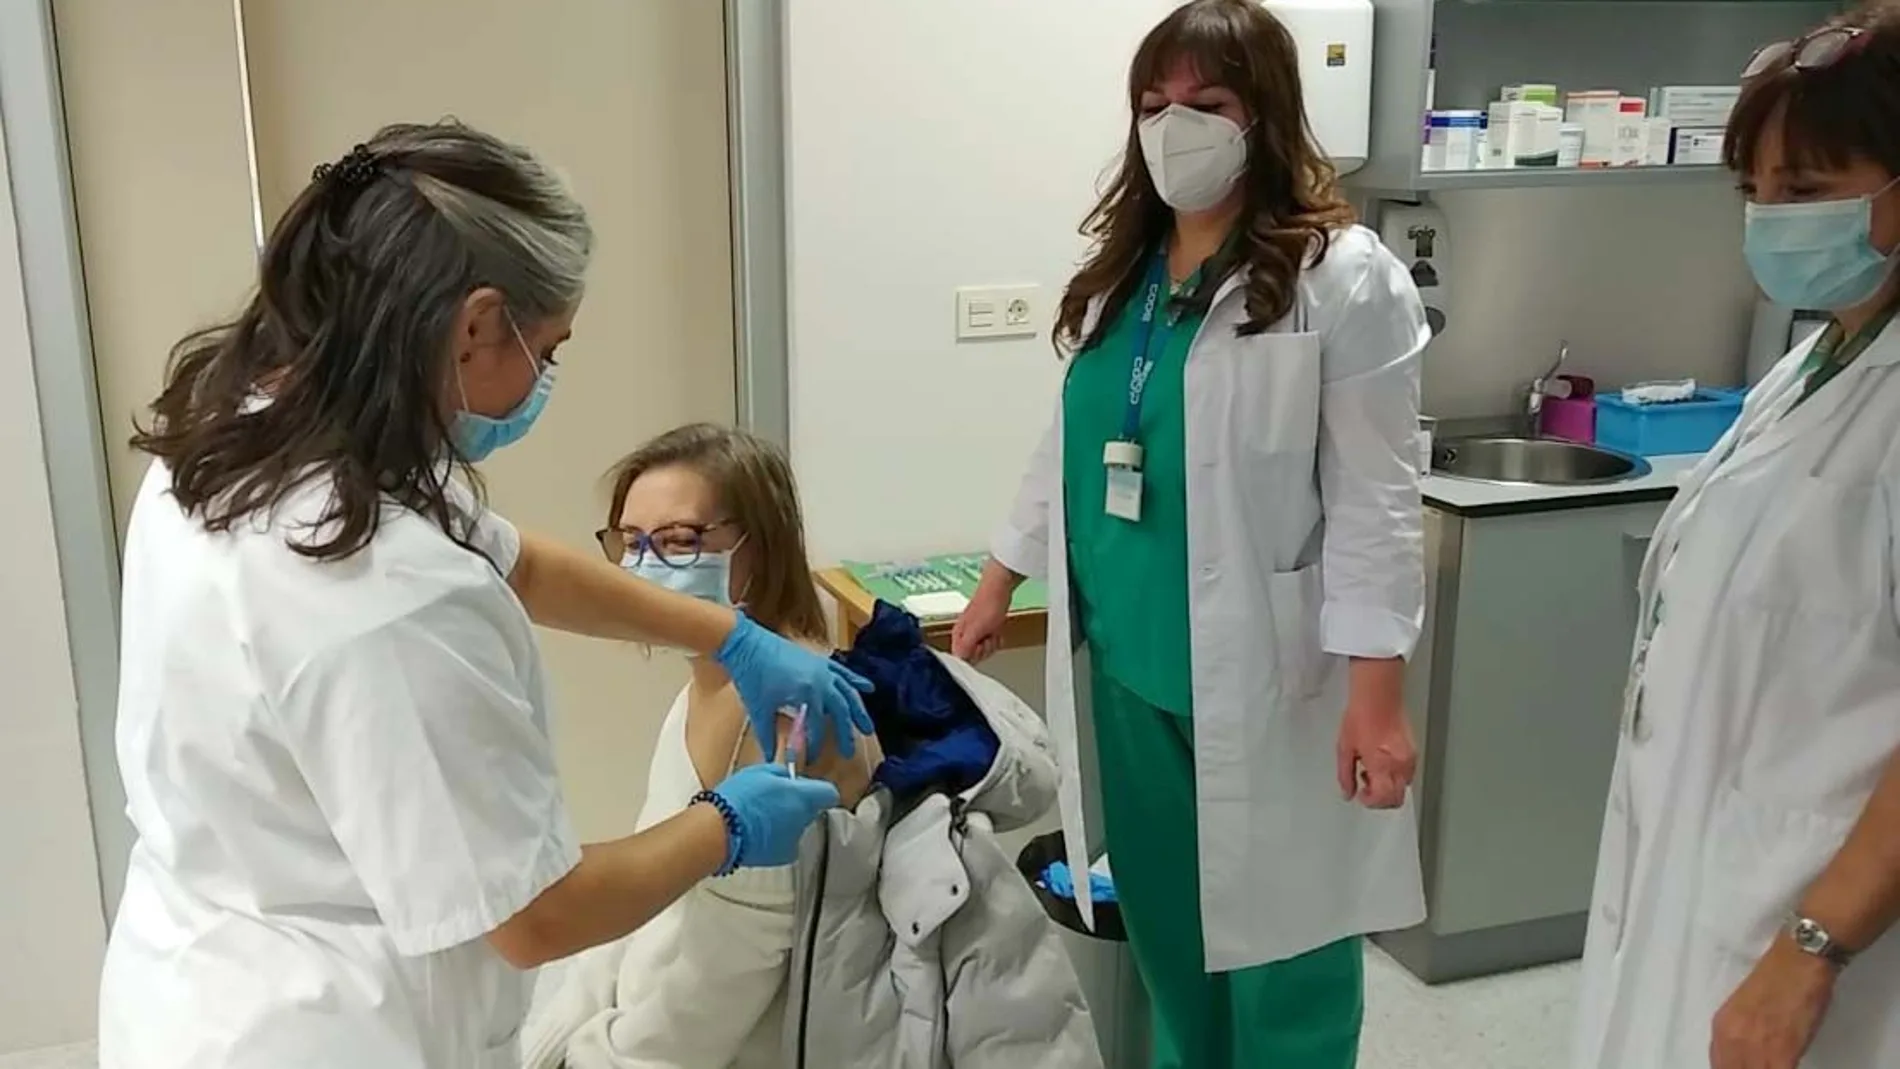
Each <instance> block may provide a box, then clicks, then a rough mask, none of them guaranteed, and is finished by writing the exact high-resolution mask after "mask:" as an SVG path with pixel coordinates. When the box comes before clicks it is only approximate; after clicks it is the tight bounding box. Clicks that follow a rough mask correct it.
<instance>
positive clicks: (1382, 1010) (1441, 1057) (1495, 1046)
mask: <svg viewBox="0 0 1900 1069" xmlns="http://www.w3.org/2000/svg"><path fill="white" fill-rule="evenodd" d="M1576 976H1577V972H1576V966H1574V965H1561V966H1558V967H1556V968H1551V969H1534V970H1531V971H1529V972H1522V973H1513V974H1510V975H1508V976H1493V977H1488V978H1486V979H1483V980H1474V981H1472V982H1470V983H1465V984H1451V985H1447V986H1444V987H1436V988H1431V987H1426V986H1425V985H1424V984H1421V983H1419V982H1418V981H1417V980H1414V979H1413V978H1412V974H1410V973H1408V972H1406V971H1405V970H1404V969H1402V968H1400V967H1399V966H1398V965H1396V964H1394V963H1393V962H1392V961H1391V959H1389V958H1387V957H1385V956H1384V955H1383V954H1380V953H1378V952H1377V951H1373V952H1372V953H1371V955H1370V956H1369V957H1368V958H1367V961H1366V1038H1365V1046H1364V1050H1363V1052H1362V1054H1361V1056H1360V1059H1359V1065H1360V1069H1565V1066H1566V1060H1565V1059H1566V1057H1567V1053H1566V1052H1567V1048H1568V1044H1569V1041H1570V1014H1571V1004H1572V1001H1573V999H1574V997H1575V994H1576ZM97 1065H98V1062H97V1060H96V1059H95V1058H94V1057H93V1053H92V1049H91V1047H90V1046H81V1047H70V1048H64V1049H61V1050H55V1051H44V1052H41V1053H37V1054H18V1055H13V1056H11V1057H9V1056H5V1055H0V1069H96V1066H97Z"/></svg>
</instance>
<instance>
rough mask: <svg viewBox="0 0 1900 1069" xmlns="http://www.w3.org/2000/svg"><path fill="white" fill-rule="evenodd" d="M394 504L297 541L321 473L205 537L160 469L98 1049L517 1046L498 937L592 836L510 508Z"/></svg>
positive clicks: (386, 1053) (128, 646)
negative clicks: (528, 605)
mask: <svg viewBox="0 0 1900 1069" xmlns="http://www.w3.org/2000/svg"><path fill="white" fill-rule="evenodd" d="M457 497H458V500H459V502H460V504H461V507H462V509H463V514H464V515H465V516H467V517H470V518H471V522H472V527H471V530H470V531H469V534H470V536H471V540H472V541H473V542H474V543H475V544H476V545H478V546H480V547H481V548H482V549H483V550H484V551H485V552H486V553H487V554H488V556H489V557H490V558H492V560H493V563H492V564H491V562H490V560H488V559H484V558H483V557H482V556H481V555H478V554H477V553H473V552H470V551H468V550H466V549H463V548H462V547H460V546H458V545H456V544H455V543H454V542H453V541H451V540H450V539H449V538H448V537H447V536H446V535H444V534H443V532H442V531H441V530H440V529H438V528H437V527H436V526H435V525H434V523H433V522H432V521H430V520H427V519H424V518H423V517H421V516H419V515H417V514H415V513H413V512H409V511H407V510H404V509H400V508H397V507H395V506H394V505H391V506H390V507H389V508H388V509H387V510H386V512H385V514H384V519H383V524H382V528H381V529H380V530H379V531H378V532H377V534H376V536H375V538H374V540H373V541H372V543H371V544H370V545H369V547H368V548H367V549H365V550H363V551H362V552H359V553H358V554H356V555H355V556H353V557H351V558H349V559H348V560H345V561H342V562H340V563H331V564H322V563H316V562H313V561H310V560H306V559H304V558H301V557H298V556H296V555H295V554H293V553H292V552H291V551H290V550H289V549H287V548H286V547H285V544H284V542H285V539H286V537H300V538H308V537H309V530H308V527H309V525H310V524H312V523H313V522H314V521H316V520H317V519H319V518H320V517H321V515H322V514H323V512H324V510H325V508H326V506H327V504H328V487H327V485H324V484H321V483H318V482H312V483H309V484H307V485H306V486H305V487H304V488H303V489H301V490H299V491H297V492H296V493H294V494H293V495H292V496H291V497H290V498H289V499H287V500H286V501H285V502H284V503H283V504H282V505H280V507H279V508H277V509H276V510H275V511H274V513H273V514H272V515H271V516H269V517H261V516H260V517H256V518H254V520H253V521H252V522H248V523H241V524H239V525H238V526H237V527H236V528H235V529H234V530H233V531H231V532H229V533H227V534H211V533H208V532H206V531H205V530H204V528H203V527H202V526H201V525H200V524H199V523H198V522H197V521H196V520H194V519H192V518H191V517H188V516H186V515H185V514H184V512H183V511H182V510H181V509H180V508H179V507H178V505H177V504H176V502H175V501H174V500H173V499H172V498H171V496H170V493H169V476H168V473H167V472H166V470H165V468H164V466H163V465H162V464H154V465H153V466H152V469H151V471H150V472H149V473H148V474H147V476H146V479H145V483H144V485H143V487H142V488H141V490H140V492H139V496H138V500H137V503H136V504H135V505H134V507H133V512H132V523H131V530H130V532H129V534H128V537H127V540H126V547H125V582H124V606H123V608H124V611H123V619H124V646H123V650H122V656H121V666H120V691H119V722H118V758H119V768H120V772H121V774H122V775H123V776H124V779H125V787H126V796H127V800H128V811H129V813H130V816H131V818H132V822H133V824H134V825H135V827H136V828H137V831H138V836H139V837H138V842H137V844H136V846H135V847H134V848H133V851H132V860H131V867H130V871H129V873H128V875H127V878H126V888H125V896H124V899H123V900H122V902H121V903H120V906H119V912H118V916H117V918H116V921H115V923H114V925H113V931H112V939H111V943H110V947H109V949H108V951H107V954H106V963H105V970H104V976H103V979H102V981H101V985H100V1007H99V1056H100V1063H101V1066H102V1069H282V1067H284V1066H338V1067H341V1066H352V1067H353V1066H389V1067H392V1069H393V1067H403V1069H423V1067H427V1069H471V1067H473V1069H502V1067H504V1066H506V1067H510V1069H512V1067H513V1066H514V1065H516V1056H515V1036H516V1032H517V1031H518V1029H519V1028H520V1025H521V1020H522V1017H523V1014H524V1012H525V1010H526V1003H527V995H528V979H527V977H526V976H525V975H524V974H522V973H519V972H517V971H516V970H514V969H512V968H510V967H509V966H508V964H507V963H506V962H504V961H503V960H502V959H501V957H500V956H499V955H498V954H496V953H495V951H494V950H493V949H491V948H490V947H489V945H488V944H487V942H486V941H485V940H484V939H483V938H482V937H483V935H484V934H486V933H487V932H489V931H491V930H493V929H494V928H496V927H497V926H499V925H500V924H501V923H502V922H503V921H505V920H507V919H508V918H509V917H510V916H512V915H514V914H515V913H516V912H518V911H519V910H521V909H522V908H523V907H524V906H526V905H527V904H528V903H529V902H531V901H533V899H534V898H535V897H536V896H537V895H539V894H540V893H541V891H542V890H544V889H545V888H546V887H547V886H548V885H550V884H552V883H553V882H554V881H556V880H558V879H559V878H560V877H562V876H563V875H565V874H566V873H567V872H568V871H569V870H571V869H572V868H573V866H574V865H575V864H576V863H577V862H578V860H579V848H578V846H577V844H576V842H575V839H574V837H573V834H572V832H571V831H570V829H569V827H568V823H567V819H566V816H565V813H564V810H563V807H562V803H561V795H560V792H559V789H558V787H557V784H556V780H555V771H554V763H553V760H552V756H551V753H550V747H549V744H548V737H547V704H548V701H547V689H546V684H545V680H544V678H543V673H542V668H541V660H540V655H539V653H538V651H537V649H536V645H535V637H534V633H533V630H532V628H531V626H530V624H529V622H528V618H527V615H526V613H525V612H524V611H523V610H522V607H521V604H520V602H519V601H517V600H516V599H515V596H514V594H513V592H512V591H511V590H510V589H509V588H508V585H507V583H506V582H505V580H504V578H503V573H504V572H505V571H506V570H508V569H511V568H512V567H513V565H514V561H515V559H516V556H517V554H518V551H519V545H520V542H519V536H518V535H516V533H515V532H514V529H513V528H512V527H509V526H508V525H507V524H506V523H505V522H504V521H502V520H500V519H499V518H497V517H494V516H493V515H492V514H489V513H486V512H485V511H478V510H477V509H476V507H475V505H474V503H473V501H472V500H471V499H470V498H468V496H467V495H466V493H465V492H459V493H458V494H457Z"/></svg>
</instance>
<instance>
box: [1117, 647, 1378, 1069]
mask: <svg viewBox="0 0 1900 1069" xmlns="http://www.w3.org/2000/svg"><path fill="white" fill-rule="evenodd" d="M1093 684H1094V721H1095V737H1096V749H1097V751H1098V759H1099V760H1100V762H1101V772H1102V805H1103V817H1104V819H1105V822H1106V825H1107V827H1106V831H1107V836H1108V853H1109V859H1110V863H1111V864H1112V865H1113V867H1114V872H1115V891H1116V895H1117V897H1118V898H1119V900H1120V902H1121V911H1122V921H1123V923H1124V924H1125V925H1126V927H1127V929H1128V940H1129V944H1130V947H1131V949H1132V950H1133V951H1134V956H1135V967H1136V970H1137V971H1138V972H1139V973H1140V974H1141V982H1142V986H1143V987H1144V988H1145V989H1146V990H1147V992H1148V1001H1149V1005H1150V1008H1151V1011H1152V1013H1153V1017H1154V1022H1153V1024H1154V1029H1153V1031H1154V1039H1153V1042H1154V1060H1153V1065H1154V1067H1155V1069H1353V1066H1354V1065H1355V1064H1356V1063H1357V1061H1358V1058H1359V1028H1360V1024H1361V1022H1362V1021H1363V1019H1364V1017H1365V973H1364V969H1365V961H1364V958H1363V956H1362V950H1361V947H1360V941H1359V940H1358V939H1357V938H1353V939H1346V940H1342V941H1341V942H1337V943H1333V944H1332V945H1330V946H1325V947H1321V948H1320V949H1318V950H1315V951H1313V952H1312V953H1309V954H1305V955H1302V956H1301V957H1298V958H1293V959H1291V960H1288V961H1281V962H1275V963H1273V964H1271V965H1261V966H1258V967H1255V968H1252V969H1245V970H1241V971H1239V972H1230V973H1215V974H1209V973H1208V972H1207V970H1206V964H1205V963H1206V958H1205V955H1204V952H1203V949H1202V947H1203V943H1202V936H1201V905H1200V878H1199V872H1200V869H1199V864H1200V859H1199V853H1198V850H1197V840H1198V836H1197V835H1196V834H1195V830H1196V824H1195V813H1194V808H1195V803H1194V728H1193V721H1192V719H1191V718H1189V717H1185V716H1176V715H1174V714H1172V713H1168V712H1165V711H1163V710H1160V709H1157V708H1155V707H1154V706H1151V705H1149V704H1148V703H1146V702H1144V701H1142V700H1141V699H1140V698H1138V697H1136V696H1135V695H1133V694H1131V693H1129V691H1128V690H1126V689H1125V688H1123V687H1121V686H1119V685H1117V684H1116V683H1115V682H1114V681H1113V680H1111V679H1108V678H1107V677H1105V676H1104V675H1103V674H1102V673H1101V672H1100V671H1099V670H1098V671H1096V672H1095V673H1094V679H1093ZM1236 890H1239V891H1240V892H1242V893H1247V892H1248V891H1249V889H1248V888H1244V887H1243V888H1237V889H1236ZM1260 908H1261V909H1262V910H1271V909H1273V903H1271V902H1264V901H1263V902H1261V903H1260Z"/></svg>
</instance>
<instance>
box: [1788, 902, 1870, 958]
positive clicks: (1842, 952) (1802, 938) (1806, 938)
mask: <svg viewBox="0 0 1900 1069" xmlns="http://www.w3.org/2000/svg"><path fill="white" fill-rule="evenodd" d="M1788 938H1790V939H1792V940H1794V945H1795V947H1796V948H1797V949H1799V950H1800V951H1801V952H1802V953H1804V954H1812V955H1814V956H1815V957H1817V958H1820V959H1821V960H1822V961H1825V962H1827V963H1828V964H1830V965H1832V966H1834V967H1835V968H1837V969H1845V968H1847V965H1848V963H1849V962H1851V961H1853V960H1854V952H1853V951H1851V950H1849V949H1847V948H1846V947H1844V946H1842V945H1840V944H1839V943H1836V942H1835V941H1834V937H1833V936H1831V935H1829V934H1828V933H1827V929H1826V928H1824V927H1822V926H1821V922H1820V921H1817V920H1815V919H1813V918H1812V917H1803V916H1800V915H1798V914H1797V915H1794V916H1790V917H1789V918H1788Z"/></svg>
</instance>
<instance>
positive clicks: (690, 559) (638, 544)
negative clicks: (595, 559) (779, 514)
mask: <svg viewBox="0 0 1900 1069" xmlns="http://www.w3.org/2000/svg"><path fill="white" fill-rule="evenodd" d="M735 526H737V525H736V524H734V523H733V522H732V521H731V520H720V521H718V522H717V523H669V524H667V525H666V526H665V527H656V528H654V529H653V530H651V531H642V530H641V529H640V528H638V527H621V526H619V525H615V526H613V527H603V528H601V529H600V530H598V531H595V532H594V539H595V541H598V542H599V543H600V551H601V552H602V553H605V554H606V555H607V559H608V560H610V561H612V562H614V563H615V564H620V563H623V562H627V554H629V553H632V554H633V559H632V561H631V563H633V564H640V563H641V562H643V561H645V560H646V557H647V554H648V553H652V554H653V558H654V559H655V560H657V561H659V562H660V563H661V564H664V565H666V566H667V567H669V568H691V567H692V566H693V565H695V564H698V563H699V558H700V556H701V555H702V554H703V553H704V552H705V546H706V536H707V535H709V534H712V533H714V532H715V531H724V530H729V529H732V528H734V527H735Z"/></svg>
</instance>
